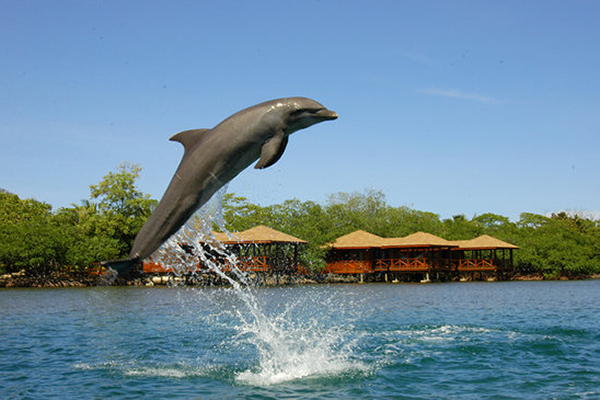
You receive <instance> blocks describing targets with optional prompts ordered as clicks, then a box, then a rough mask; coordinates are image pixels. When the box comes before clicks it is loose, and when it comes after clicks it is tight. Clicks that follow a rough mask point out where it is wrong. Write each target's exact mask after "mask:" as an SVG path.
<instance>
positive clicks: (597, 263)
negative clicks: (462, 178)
mask: <svg viewBox="0 0 600 400" xmlns="http://www.w3.org/2000/svg"><path fill="white" fill-rule="evenodd" d="M140 171H141V168H140V167H139V166H137V165H134V164H130V163H123V164H121V165H120V166H119V167H118V168H117V170H116V171H115V172H110V173H109V174H107V175H106V176H105V177H104V178H103V179H102V180H101V182H99V183H98V184H95V185H91V186H90V197H89V199H87V200H84V201H82V202H81V203H79V204H72V205H71V206H70V207H65V208H60V209H58V210H53V209H52V207H51V206H50V205H49V204H46V203H44V202H40V201H38V200H33V199H21V198H20V197H19V196H18V195H16V194H12V193H9V192H7V191H4V190H0V274H6V273H25V274H28V275H40V276H43V275H48V274H52V273H55V272H57V271H65V270H68V271H75V272H76V271H82V270H84V269H85V268H86V267H89V266H91V265H93V264H94V263H97V262H98V261H102V260H110V259H118V258H122V257H125V256H126V255H127V254H128V252H129V250H130V248H131V246H132V244H133V240H134V238H135V235H136V234H137V232H138V231H139V229H140V228H141V226H142V225H143V224H144V222H145V221H146V219H147V218H148V216H149V215H150V214H151V212H152V210H153V208H154V207H155V205H156V203H157V202H156V200H154V199H151V198H150V196H149V195H147V194H144V193H142V192H140V191H139V189H138V188H137V185H136V182H137V180H138V178H139V176H140ZM223 218H224V222H225V227H226V229H227V230H229V231H242V230H245V229H249V228H251V227H253V226H256V225H266V226H269V227H271V228H273V229H276V230H279V231H282V232H285V233H288V234H290V235H293V236H296V237H298V238H302V239H304V240H306V241H307V242H308V243H309V244H308V245H307V246H305V247H304V248H303V249H302V251H301V254H300V257H301V264H302V265H303V266H305V267H307V268H309V269H311V270H313V271H319V270H321V269H322V268H323V267H324V266H325V263H324V255H325V247H324V245H326V244H327V243H329V242H332V241H333V240H335V239H336V238H337V237H340V236H342V235H345V234H348V233H350V232H353V231H356V230H358V229H362V230H365V231H368V232H371V233H373V234H376V235H379V236H382V237H401V236H406V235H409V234H411V233H414V232H418V231H423V232H428V233H431V234H434V235H436V236H440V237H443V238H445V239H448V240H461V239H472V238H474V237H476V236H479V235H483V234H487V235H490V236H493V237H496V238H498V239H501V240H504V241H506V242H509V243H512V244H515V245H517V246H519V247H520V248H521V249H520V250H519V251H517V252H515V260H514V263H515V274H517V275H538V276H540V277H544V278H546V279H557V278H560V277H567V278H585V277H590V276H593V275H596V274H599V273H600V221H599V220H597V219H594V218H592V217H586V216H583V215H579V214H577V213H565V212H559V213H555V214H551V215H539V214H531V213H522V214H521V215H520V218H519V220H518V221H511V220H510V219H509V218H507V217H505V216H502V215H497V214H492V213H485V214H481V215H475V216H473V217H472V218H468V217H467V216H465V215H455V216H453V217H452V218H448V219H442V218H440V216H439V215H437V214H435V213H432V212H425V211H418V210H414V209H411V208H409V207H406V206H400V207H394V206H391V205H389V204H387V202H386V199H385V195H384V193H383V192H381V191H377V190H367V191H364V192H355V193H335V194H331V195H330V196H329V198H328V199H327V201H325V202H324V203H323V204H321V203H317V202H313V201H301V200H298V199H291V200H286V201H284V202H283V203H281V204H274V205H269V206H260V205H257V204H253V203H251V202H250V201H249V200H248V199H247V198H244V197H241V196H236V195H235V194H233V193H229V194H226V195H225V197H224V201H223Z"/></svg>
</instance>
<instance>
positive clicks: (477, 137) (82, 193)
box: [0, 0, 600, 220]
mask: <svg viewBox="0 0 600 400" xmlns="http://www.w3.org/2000/svg"><path fill="white" fill-rule="evenodd" d="M599 20H600V2H598V1H593V0H591V1H583V0H582V1H549V0H544V1H521V0H519V1H398V0H393V1H350V0H345V1H329V0H322V1H302V2H300V1H131V0H130V1H121V0H118V1H85V0H76V1H67V0H61V1H42V0H39V1H29V0H15V1H7V0H0V49H1V51H2V53H1V56H0V187H1V188H4V189H6V190H8V191H10V192H13V193H15V194H18V195H19V196H20V197H22V198H28V197H33V198H35V199H37V200H40V201H44V202H48V203H50V204H52V205H53V206H54V207H55V208H58V207H62V206H69V205H70V204H71V203H79V202H80V201H81V200H83V199H87V198H89V185H91V184H95V183H98V182H99V181H100V180H101V179H102V177H103V176H104V175H106V174H107V173H108V172H109V171H114V170H115V169H116V168H117V166H118V165H119V164H120V163H121V162H124V161H129V162H132V163H136V164H139V165H141V166H142V168H143V171H142V178H141V180H140V182H139V183H140V189H141V190H142V191H144V192H146V193H149V194H150V195H151V196H152V197H154V198H157V199H159V198H160V197H161V196H162V194H163V192H164V190H165V188H166V186H167V184H168V182H169V181H170V179H171V177H172V175H173V173H174V171H175V169H176V167H177V165H178V163H179V160H180V159H181V156H182V154H183V149H182V147H181V146H180V145H179V144H177V143H173V142H169V141H168V138H169V137H170V136H171V135H173V134H174V133H177V132H179V131H181V130H185V129H192V128H210V127H212V126H214V125H216V124H217V123H218V122H220V121H221V120H222V119H223V118H225V117H227V116H229V115H230V114H232V113H234V112H236V111H238V110H240V109H242V108H245V107H247V106H250V105H253V104H256V103H259V102H261V101H265V100H269V99H273V98H278V97H287V96H306V97H311V98H314V99H316V100H317V101H319V102H321V103H322V104H324V105H325V106H326V107H328V108H330V109H332V110H335V111H337V112H338V113H339V115H340V118H339V119H338V120H337V121H334V122H327V123H323V124H320V125H316V126H313V127H311V128H309V129H307V130H304V131H300V132H297V133H295V134H294V135H293V136H292V137H291V138H290V143H289V144H288V147H287V150H286V153H285V154H284V156H283V157H282V159H281V160H280V161H279V162H278V163H277V164H275V165H274V166H272V167H270V168H268V169H266V170H262V171H257V170H254V169H252V168H249V169H248V170H246V171H244V172H243V173H242V174H240V175H239V176H238V177H237V178H236V179H235V180H234V181H233V182H232V183H231V184H230V185H229V191H230V192H234V193H236V194H238V195H242V196H246V197H248V198H249V200H250V201H252V202H255V203H258V204H262V205H268V204H273V203H280V202H282V201H284V200H285V199H291V198H298V199H300V200H303V201H304V200H313V201H317V202H325V201H326V199H327V197H328V195H330V194H332V193H336V192H340V191H344V192H354V191H363V190H365V189H375V190H381V191H382V192H383V193H385V195H386V199H387V201H388V203H389V204H390V205H393V206H403V205H405V206H409V207H412V208H415V209H418V210H423V211H431V212H434V213H436V214H439V215H440V216H441V217H442V218H448V217H451V216H452V215H455V214H465V215H466V216H467V217H469V218H470V217H472V216H474V215H476V214H482V213H485V212H492V213H496V214H501V215H505V216H508V217H510V218H511V219H512V220H517V219H518V217H519V214H520V213H521V212H533V213H539V214H545V213H548V212H553V211H558V210H574V211H586V212H598V211H600V185H599V182H600V157H599V149H600V44H599V43H600V24H599V23H598V21H599ZM597 215H600V214H597Z"/></svg>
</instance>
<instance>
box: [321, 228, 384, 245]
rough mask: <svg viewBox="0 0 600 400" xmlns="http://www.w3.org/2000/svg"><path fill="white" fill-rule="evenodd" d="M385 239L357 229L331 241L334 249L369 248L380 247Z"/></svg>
mask: <svg viewBox="0 0 600 400" xmlns="http://www.w3.org/2000/svg"><path fill="white" fill-rule="evenodd" d="M383 241H384V239H383V238H382V237H380V236H377V235H373V234H372V233H369V232H365V231H361V230H358V231H355V232H352V233H349V234H347V235H344V236H340V237H339V238H337V239H336V240H335V242H333V243H330V247H331V248H332V249H369V248H372V247H380V246H381V244H382V243H383Z"/></svg>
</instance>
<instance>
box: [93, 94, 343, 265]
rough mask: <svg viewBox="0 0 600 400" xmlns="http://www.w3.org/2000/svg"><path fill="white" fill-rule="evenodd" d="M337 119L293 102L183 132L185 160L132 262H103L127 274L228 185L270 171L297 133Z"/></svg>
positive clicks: (307, 102) (311, 104)
mask: <svg viewBox="0 0 600 400" xmlns="http://www.w3.org/2000/svg"><path fill="white" fill-rule="evenodd" d="M337 117H338V115H337V114H336V113H335V112H333V111H330V110H328V109H327V108H325V107H324V106H323V105H321V104H320V103H318V102H316V101H315V100H311V99H308V98H305V97H289V98H282V99H276V100H271V101H267V102H264V103H260V104H257V105H255V106H252V107H249V108H246V109H244V110H242V111H239V112H237V113H235V114H233V115H232V116H230V117H229V118H227V119H225V120H223V121H222V122H221V123H219V124H218V125H217V126H215V127H214V128H212V129H194V130H188V131H183V132H180V133H178V134H176V135H174V136H173V137H171V139H170V140H174V141H177V142H180V143H181V144H183V146H184V148H185V151H184V154H183V158H182V159H181V162H180V164H179V167H178V168H177V171H176V172H175V175H174V176H173V178H172V179H171V183H170V184H169V186H168V187H167V190H166V191H165V194H164V195H163V197H162V199H161V200H160V202H159V203H158V205H157V206H156V208H155V209H154V211H153V212H152V214H151V215H150V218H148V220H147V221H146V223H145V224H144V226H142V229H141V230H140V231H139V233H138V235H137V236H136V238H135V242H134V244H133V247H132V249H131V252H130V253H129V258H127V259H125V260H118V261H108V262H104V263H102V264H103V265H104V266H106V267H110V268H112V269H114V270H115V271H117V272H118V273H119V275H126V274H127V273H129V272H131V271H132V270H133V268H134V267H135V266H136V265H139V264H140V263H141V262H142V261H143V260H144V259H145V258H147V257H149V256H150V255H151V254H152V253H153V252H154V251H156V250H157V249H158V248H159V247H160V246H161V245H162V244H163V243H164V242H165V241H166V240H168V239H169V238H170V237H171V236H172V235H173V234H175V232H177V231H178V230H179V228H180V227H181V226H182V225H183V224H185V223H186V221H187V220H188V219H189V218H190V217H191V216H192V215H193V214H194V212H196V211H197V210H198V209H199V208H200V207H201V206H202V205H203V204H205V203H206V202H207V201H208V200H209V199H210V198H211V197H212V195H213V194H214V193H215V192H216V191H217V190H219V189H220V188H221V187H222V186H223V185H225V184H226V183H227V182H229V181H230V180H231V179H233V178H234V177H235V176H237V175H238V174H239V173H240V172H242V171H243V170H244V169H246V167H248V166H249V165H250V164H252V163H253V162H254V161H256V160H258V163H256V165H255V166H254V168H257V169H262V168H267V167H269V166H271V165H273V164H275V163H276V162H277V160H279V158H281V156H282V155H283V152H284V150H285V146H286V145H287V142H288V137H289V135H291V134H292V133H294V132H296V131H298V130H300V129H304V128H308V127H309V126H311V125H314V124H318V123H319V122H323V121H329V120H334V119H336V118H337Z"/></svg>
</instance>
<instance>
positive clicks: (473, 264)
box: [453, 259, 496, 271]
mask: <svg viewBox="0 0 600 400" xmlns="http://www.w3.org/2000/svg"><path fill="white" fill-rule="evenodd" d="M453 265H454V267H455V268H456V269H457V270H458V271H495V270H496V265H495V264H494V260H493V259H473V260H455V261H453Z"/></svg>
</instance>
